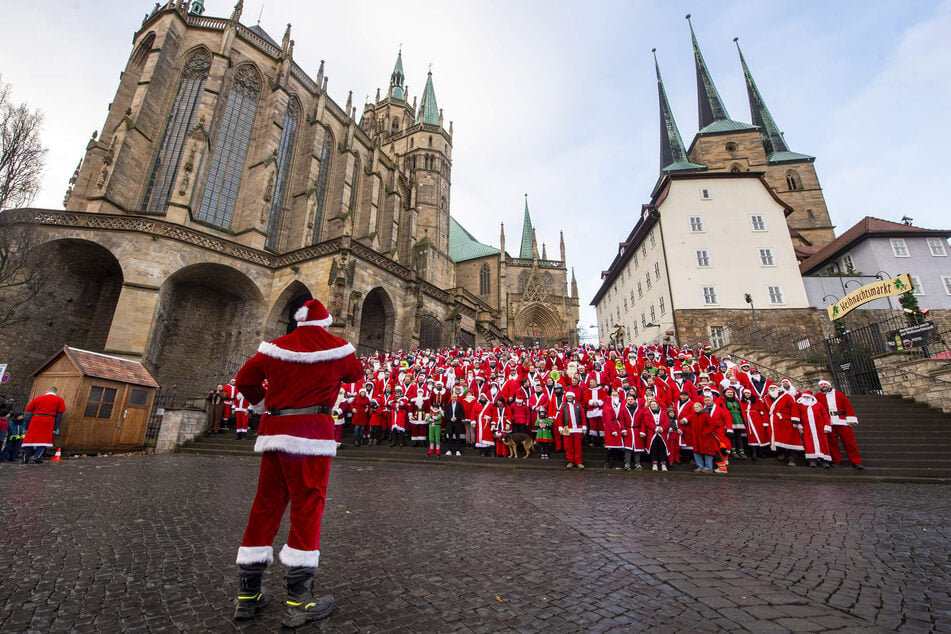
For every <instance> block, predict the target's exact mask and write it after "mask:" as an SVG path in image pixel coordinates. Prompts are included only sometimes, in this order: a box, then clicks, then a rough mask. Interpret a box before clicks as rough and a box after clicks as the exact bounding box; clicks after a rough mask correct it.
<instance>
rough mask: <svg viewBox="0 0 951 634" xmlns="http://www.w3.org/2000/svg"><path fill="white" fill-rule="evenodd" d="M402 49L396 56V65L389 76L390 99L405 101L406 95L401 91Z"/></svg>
mask: <svg viewBox="0 0 951 634" xmlns="http://www.w3.org/2000/svg"><path fill="white" fill-rule="evenodd" d="M403 78H404V75H403V49H400V50H399V52H398V53H397V54H396V64H395V65H394V66H393V72H392V73H391V74H390V97H392V98H393V99H406V93H405V92H404V90H403Z"/></svg>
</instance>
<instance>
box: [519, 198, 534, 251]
mask: <svg viewBox="0 0 951 634" xmlns="http://www.w3.org/2000/svg"><path fill="white" fill-rule="evenodd" d="M534 234H535V229H534V228H533V227H532V217H531V216H530V215H529V213H528V194H525V217H524V218H523V219H522V244H521V248H520V249H519V251H518V257H520V258H526V259H531V257H532V237H533V236H534Z"/></svg>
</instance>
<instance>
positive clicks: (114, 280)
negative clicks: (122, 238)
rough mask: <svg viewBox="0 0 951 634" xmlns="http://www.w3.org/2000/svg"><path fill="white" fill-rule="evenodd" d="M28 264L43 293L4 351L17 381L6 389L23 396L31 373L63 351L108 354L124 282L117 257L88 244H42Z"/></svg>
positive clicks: (0, 342) (0, 339) (12, 293)
mask: <svg viewBox="0 0 951 634" xmlns="http://www.w3.org/2000/svg"><path fill="white" fill-rule="evenodd" d="M16 230H17V229H16V228H10V227H4V231H16ZM25 239H27V240H31V239H32V238H29V237H26V238H25ZM40 239H42V238H40ZM37 242H38V240H37ZM27 263H28V264H27V266H28V267H29V268H30V270H31V272H34V273H36V274H37V276H36V282H37V285H38V286H37V288H38V289H39V292H38V293H37V294H36V296H35V297H33V298H32V299H29V300H28V303H27V304H26V306H25V309H26V310H25V312H24V313H23V315H24V316H25V318H26V319H25V321H19V322H16V323H12V324H9V325H7V326H6V327H5V328H4V329H3V330H2V331H0V350H3V351H4V353H5V355H4V356H6V357H7V358H6V359H4V362H6V363H9V364H10V368H9V370H10V374H11V377H12V381H13V384H12V385H8V386H4V387H5V388H8V389H10V391H12V392H18V391H22V392H23V393H25V392H28V391H29V389H30V384H31V382H32V376H31V375H32V373H33V372H34V371H35V370H36V369H37V368H38V367H39V366H40V365H41V364H42V363H43V362H44V361H46V360H47V359H49V358H50V357H52V356H53V355H54V354H55V353H56V352H57V351H58V350H60V349H61V348H62V347H63V346H64V345H70V346H75V347H77V348H82V349H84V350H92V351H94V352H101V351H102V350H104V349H105V347H106V339H107V338H108V336H109V328H110V327H111V325H112V318H113V314H114V313H115V309H116V303H117V302H118V301H119V294H120V292H121V290H122V282H123V273H122V267H121V266H120V264H119V261H118V260H117V259H116V257H115V255H113V254H112V252H111V251H109V250H108V249H107V248H105V247H103V246H101V245H99V244H96V243H95V242H90V241H88V240H80V239H73V238H67V239H53V240H49V241H45V242H39V243H38V244H35V246H33V247H32V248H30V250H29V256H28V260H27ZM18 292H19V290H17V289H7V290H6V291H5V293H4V296H3V298H2V300H0V301H3V302H5V303H6V304H7V305H10V303H12V302H15V301H17V300H16V294H17V293H18Z"/></svg>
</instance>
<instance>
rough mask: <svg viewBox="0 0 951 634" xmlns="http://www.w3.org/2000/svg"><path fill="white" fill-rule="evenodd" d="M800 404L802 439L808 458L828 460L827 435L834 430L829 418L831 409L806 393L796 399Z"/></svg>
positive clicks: (829, 458)
mask: <svg viewBox="0 0 951 634" xmlns="http://www.w3.org/2000/svg"><path fill="white" fill-rule="evenodd" d="M796 405H798V406H799V420H800V421H801V423H802V441H803V445H804V446H805V451H806V460H828V461H830V462H831V461H832V456H830V455H829V438H828V436H826V434H828V433H829V432H831V431H832V422H831V421H830V420H829V410H828V409H827V408H826V405H825V404H823V403H820V402H819V401H817V400H816V399H815V397H813V396H809V395H805V396H801V397H799V400H797V401H796Z"/></svg>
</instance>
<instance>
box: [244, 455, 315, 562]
mask: <svg viewBox="0 0 951 634" xmlns="http://www.w3.org/2000/svg"><path fill="white" fill-rule="evenodd" d="M329 475H330V456H301V455H298V454H289V453H284V452H283V451H266V452H265V453H264V455H262V456H261V473H260V475H259V476H258V491H257V494H255V496H254V504H252V505H251V515H250V517H248V528H247V529H246V530H245V531H244V538H243V539H242V540H241V546H243V547H261V546H270V545H271V544H272V543H273V542H274V537H275V536H276V535H277V531H278V529H279V528H280V527H281V519H282V518H283V517H284V511H285V510H286V509H287V503H288V502H290V505H291V530H290V534H289V535H288V537H287V545H288V546H289V547H290V548H293V549H296V550H299V551H306V552H314V553H317V552H319V551H320V520H321V518H322V517H323V515H324V499H325V498H326V495H327V478H328V477H329ZM282 559H283V558H282ZM285 563H288V562H286V561H285ZM314 565H316V564H314Z"/></svg>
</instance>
